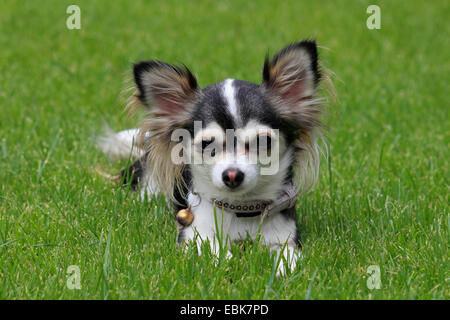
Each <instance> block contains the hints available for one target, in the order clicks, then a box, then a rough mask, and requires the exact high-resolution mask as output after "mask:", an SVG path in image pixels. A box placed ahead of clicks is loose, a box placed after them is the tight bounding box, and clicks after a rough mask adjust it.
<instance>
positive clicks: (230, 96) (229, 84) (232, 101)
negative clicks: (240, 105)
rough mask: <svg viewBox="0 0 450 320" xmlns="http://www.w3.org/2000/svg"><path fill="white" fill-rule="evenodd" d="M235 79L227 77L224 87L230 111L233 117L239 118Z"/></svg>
mask: <svg viewBox="0 0 450 320" xmlns="http://www.w3.org/2000/svg"><path fill="white" fill-rule="evenodd" d="M233 81H234V80H233V79H227V80H226V81H225V85H224V88H223V95H224V97H225V99H226V101H227V105H228V111H229V112H230V114H231V115H232V116H233V118H235V119H237V118H238V110H237V103H236V98H235V90H234V87H233Z"/></svg>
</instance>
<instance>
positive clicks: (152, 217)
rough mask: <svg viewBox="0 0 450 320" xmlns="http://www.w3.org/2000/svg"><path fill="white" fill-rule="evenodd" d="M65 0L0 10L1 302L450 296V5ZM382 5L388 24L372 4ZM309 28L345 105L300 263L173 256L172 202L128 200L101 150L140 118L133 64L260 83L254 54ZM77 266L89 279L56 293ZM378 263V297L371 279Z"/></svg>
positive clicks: (237, 254)
mask: <svg viewBox="0 0 450 320" xmlns="http://www.w3.org/2000/svg"><path fill="white" fill-rule="evenodd" d="M75 2H76V3H77V4H78V5H79V6H80V7H81V15H82V17H81V18H82V21H81V23H82V28H81V30H68V29H67V28H66V24H65V20H66V18H67V16H68V15H67V14H66V7H67V6H68V5H69V4H73V3H74V2H73V1H45V3H41V2H38V1H2V3H1V5H0V48H1V49H0V61H1V62H0V88H1V89H0V111H1V112H0V181H1V186H0V298H2V299H41V298H45V299H74V298H76V299H85V298H86V299H104V298H107V299H122V298H124V299H130V298H137V299H175V298H182V299H185V298H192V299H230V298H231V299H233V298H237V299H261V298H267V299H304V298H309V299H322V298H326V299H384V298H388V299H421V298H424V299H432V298H436V299H448V298H449V297H450V294H449V279H450V275H449V270H450V263H449V257H448V249H449V233H448V232H449V206H448V204H449V197H448V193H449V162H448V159H449V151H448V150H449V141H450V137H449V127H450V123H449V119H450V117H449V116H450V115H449V99H448V92H449V80H450V79H449V75H450V54H449V40H448V39H449V24H448V16H449V13H450V10H449V3H448V1H437V0H436V1H432V2H423V1H339V2H337V1H331V0H330V1H314V2H313V1H299V0H293V1H281V2H280V1H276V0H273V1H258V2H256V1H255V2H251V1H242V2H239V1H221V2H220V3H219V2H217V1H206V2H202V3H201V4H197V5H194V4H193V3H191V2H187V1H165V2H155V3H147V2H144V1H114V3H111V2H108V1H87V0H83V1H81V0H80V1H75ZM373 3H376V4H378V5H379V6H380V7H381V23H382V28H381V30H368V29H367V28H366V19H367V17H368V14H366V8H367V6H368V5H369V4H373ZM310 37H312V38H316V39H317V41H318V43H319V44H320V45H321V46H322V48H321V50H320V53H321V60H322V62H323V64H324V65H325V66H327V67H328V68H330V69H332V70H333V71H334V72H335V74H336V76H335V77H334V78H333V79H334V82H335V85H336V89H337V92H338V98H339V101H338V103H337V104H336V106H332V107H331V108H330V109H329V114H328V121H327V122H328V127H329V130H328V133H327V138H328V141H329V145H330V155H331V158H330V162H329V163H327V162H326V161H323V162H322V170H321V179H320V182H319V184H318V186H317V188H316V190H315V191H314V192H312V193H311V194H309V195H307V196H306V197H304V198H302V199H301V200H300V201H299V204H298V225H299V229H300V233H301V238H302V239H303V241H304V248H305V251H304V253H305V257H304V259H303V260H302V262H301V264H300V265H299V267H298V269H297V270H296V271H295V272H294V274H292V275H289V276H287V277H285V278H282V279H281V280H279V281H276V280H274V279H273V277H272V275H273V272H272V271H273V268H272V266H273V261H272V260H271V259H270V256H269V253H268V251H267V250H259V249H257V248H252V247H251V246H246V247H245V249H244V248H241V247H239V246H235V247H233V253H234V257H233V258H232V259H231V260H230V261H225V260H224V261H220V263H219V265H218V266H214V264H213V263H212V257H211V255H210V254H208V253H206V254H205V255H203V256H200V257H199V256H197V255H196V253H195V251H194V250H189V251H188V252H187V253H183V252H181V251H180V250H176V237H177V235H176V228H175V226H174V223H173V214H172V213H171V212H169V211H168V209H167V207H166V205H165V204H164V201H162V200H161V199H159V200H157V199H153V200H152V201H149V202H144V203H143V202H141V201H138V198H137V196H136V194H134V193H132V192H130V191H127V190H125V189H122V188H114V187H112V186H111V185H110V184H109V183H108V181H106V180H105V179H104V178H102V177H100V176H99V175H97V174H96V173H95V168H96V167H100V168H101V169H102V170H103V171H106V172H111V173H114V172H115V171H116V170H117V169H119V168H120V167H121V166H122V165H123V164H124V163H123V162H122V163H119V164H111V163H109V162H108V160H107V158H106V157H105V156H104V155H102V154H101V153H100V152H99V151H98V150H96V148H95V146H94V142H95V135H96V134H98V133H99V132H100V130H101V128H102V126H103V122H104V121H106V122H108V123H109V124H110V125H111V126H112V127H113V128H114V129H116V130H119V129H126V128H130V127H133V126H135V125H136V124H137V123H138V121H137V119H127V118H126V116H125V114H123V113H121V111H122V109H123V106H124V101H123V99H121V97H120V92H121V90H122V89H123V88H124V84H123V80H124V78H125V77H126V76H129V72H130V70H131V68H130V66H131V63H132V62H136V61H139V60H141V59H150V58H157V59H160V60H164V61H168V62H172V63H177V62H183V63H185V64H186V65H188V66H189V67H190V68H191V69H192V70H193V71H194V73H195V74H196V75H197V77H198V79H199V81H200V84H201V85H202V86H205V85H207V84H210V83H213V82H217V81H221V80H223V79H224V78H227V77H233V78H239V79H245V80H250V81H253V82H259V81H260V78H261V68H262V63H263V58H264V56H265V54H266V52H267V51H269V52H271V53H274V52H275V51H276V50H278V49H280V48H281V47H283V46H284V45H285V44H287V43H289V42H292V41H294V40H300V39H303V38H310ZM70 265H78V266H79V267H80V269H81V285H82V288H81V290H69V289H68V288H67V287H66V280H67V277H68V276H67V274H66V271H67V268H68V266H70ZM370 265H379V266H380V268H381V282H382V287H381V289H380V290H372V291H371V290H369V289H368V288H367V286H366V281H367V277H368V275H367V274H366V271H367V268H368V267H369V266H370Z"/></svg>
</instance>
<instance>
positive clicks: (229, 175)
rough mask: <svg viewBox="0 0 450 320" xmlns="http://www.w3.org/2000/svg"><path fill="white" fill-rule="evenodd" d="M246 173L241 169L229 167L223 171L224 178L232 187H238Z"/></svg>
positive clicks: (228, 185) (226, 183)
mask: <svg viewBox="0 0 450 320" xmlns="http://www.w3.org/2000/svg"><path fill="white" fill-rule="evenodd" d="M244 176H245V175H244V173H243V172H242V171H241V170H239V169H227V170H225V171H224V172H222V180H223V182H224V183H225V185H226V186H227V187H229V188H231V189H234V188H237V187H239V186H240V185H241V183H242V181H244Z"/></svg>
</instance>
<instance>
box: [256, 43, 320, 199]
mask: <svg viewBox="0 0 450 320" xmlns="http://www.w3.org/2000/svg"><path fill="white" fill-rule="evenodd" d="M320 79H321V74H320V71H319V67H318V53H317V46H316V43H315V41H309V40H307V41H301V42H297V43H293V44H291V45H289V46H287V47H285V48H284V49H282V50H281V51H280V52H278V53H277V54H276V55H275V56H274V57H273V58H272V59H271V60H269V58H268V57H266V60H265V63H264V68H263V81H262V88H263V91H264V93H265V94H266V96H267V97H268V99H269V100H270V101H271V102H272V105H273V106H274V107H275V109H276V110H277V112H278V114H279V115H280V117H281V119H282V120H283V122H284V123H285V125H287V126H289V128H292V131H293V137H294V141H293V145H294V146H295V148H296V163H297V168H296V173H297V176H298V180H299V184H300V186H301V188H302V190H303V191H305V190H307V189H309V188H310V187H312V186H313V185H314V184H315V182H316V180H317V176H318V170H319V165H320V155H319V152H320V149H319V146H318V143H317V139H322V135H321V133H320V128H321V126H322V123H321V114H322V107H321V105H322V102H323V99H321V98H319V97H317V96H316V92H317V87H318V85H319V82H320Z"/></svg>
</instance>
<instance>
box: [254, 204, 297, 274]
mask: <svg viewBox="0 0 450 320" xmlns="http://www.w3.org/2000/svg"><path fill="white" fill-rule="evenodd" d="M288 210H291V209H288ZM292 210H295V209H294V208H292ZM261 236H262V240H263V242H264V243H265V244H267V245H268V246H269V248H270V249H271V250H272V251H274V252H276V257H277V259H279V258H280V259H281V261H280V263H279V265H278V269H277V277H280V276H282V275H285V274H286V270H287V269H289V270H290V271H291V272H292V271H294V269H295V267H296V265H297V260H298V258H299V257H300V256H301V248H300V245H299V242H298V237H297V227H296V225H295V219H294V218H293V212H289V211H288V212H282V213H279V214H276V215H274V216H272V217H269V218H268V219H266V220H265V221H263V225H262V226H261ZM281 253H282V256H281V257H280V255H281Z"/></svg>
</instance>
